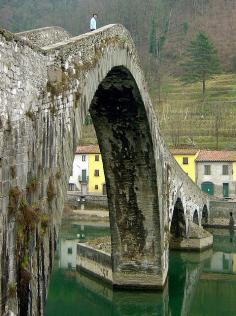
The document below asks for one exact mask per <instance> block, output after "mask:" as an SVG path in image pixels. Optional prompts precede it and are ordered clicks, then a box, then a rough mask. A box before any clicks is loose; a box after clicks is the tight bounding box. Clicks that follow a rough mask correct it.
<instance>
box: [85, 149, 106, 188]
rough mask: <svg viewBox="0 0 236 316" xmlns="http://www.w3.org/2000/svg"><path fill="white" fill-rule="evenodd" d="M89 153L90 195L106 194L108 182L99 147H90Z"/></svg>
mask: <svg viewBox="0 0 236 316" xmlns="http://www.w3.org/2000/svg"><path fill="white" fill-rule="evenodd" d="M88 151H89V152H88ZM88 151H87V155H88V193H89V194H106V182H105V176H104V171H103V164H102V157H101V153H100V149H99V147H98V146H90V150H88Z"/></svg>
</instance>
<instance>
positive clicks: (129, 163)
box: [0, 25, 209, 316]
mask: <svg viewBox="0 0 236 316" xmlns="http://www.w3.org/2000/svg"><path fill="white" fill-rule="evenodd" d="M0 82H1V84H0V107H1V112H0V159H1V160H0V162H1V164H0V177H1V182H0V184H1V187H0V189H1V198H0V203H1V204H0V205H1V216H0V227H1V230H0V249H1V265H0V270H1V293H0V295H1V310H2V314H4V313H6V312H7V310H11V311H13V312H14V313H15V314H19V315H24V316H25V315H27V314H29V315H33V314H34V315H41V314H43V306H44V302H45V300H46V295H47V286H48V278H49V275H50V272H51V270H52V264H53V257H54V251H55V249H56V243H57V235H58V230H59V227H60V220H61V216H62V210H63V203H64V198H65V196H66V190H67V184H68V179H69V176H70V173H71V170H72V163H73V158H74V152H75V148H76V146H77V144H78V141H79V139H80V135H81V129H82V126H83V123H84V121H85V117H86V115H87V114H88V112H90V114H91V116H92V119H93V123H94V126H95V129H96V133H97V138H98V142H99V145H100V149H101V153H102V159H103V164H104V171H105V177H106V183H107V192H108V193H107V194H108V201H109V211H110V225H111V235H112V264H113V283H114V285H116V286H127V287H128V286H131V287H154V288H157V287H163V286H164V284H165V280H166V276H167V272H168V257H169V240H170V231H171V233H172V234H174V235H175V237H178V238H179V237H182V238H187V237H189V233H190V231H191V229H190V228H191V225H192V222H193V218H194V217H195V219H196V220H197V222H198V224H199V225H200V226H201V220H202V217H203V210H205V214H206V212H207V209H208V204H209V201H208V197H207V196H206V195H204V194H203V193H202V192H201V191H200V190H199V189H198V187H197V186H196V185H195V184H194V183H193V182H192V181H191V180H190V179H189V178H188V176H187V175H186V174H185V173H183V171H182V170H181V169H180V167H179V166H178V165H177V163H176V162H175V160H174V159H173V158H172V156H171V154H170V153H169V151H168V149H167V147H166V145H165V143H164V141H163V138H162V137H161V135H160V129H159V124H158V118H157V117H156V115H155V113H154V110H153V106H152V103H151V100H150V97H149V94H148V88H147V83H146V82H145V79H144V75H143V72H142V69H141V66H140V61H139V58H138V55H137V52H136V49H135V46H134V43H133V41H132V39H131V37H130V34H129V33H128V31H127V30H126V29H125V28H124V27H122V26H121V25H108V26H105V27H103V28H101V29H99V30H97V31H95V32H91V33H88V34H84V35H81V36H77V37H73V38H71V37H70V35H69V34H68V33H67V32H66V31H64V30H63V29H61V28H58V27H52V28H43V29H39V30H33V31H29V32H24V33H18V34H12V33H9V32H7V31H5V30H0ZM177 124H181V122H178V123H177ZM194 214H195V215H194Z"/></svg>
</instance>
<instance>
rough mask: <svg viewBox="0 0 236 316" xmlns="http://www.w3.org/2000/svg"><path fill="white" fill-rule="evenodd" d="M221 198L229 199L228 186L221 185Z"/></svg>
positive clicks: (225, 184) (226, 184)
mask: <svg viewBox="0 0 236 316" xmlns="http://www.w3.org/2000/svg"><path fill="white" fill-rule="evenodd" d="M223 197H224V198H227V197H229V184H228V183H223Z"/></svg>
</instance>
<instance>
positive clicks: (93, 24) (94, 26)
mask: <svg viewBox="0 0 236 316" xmlns="http://www.w3.org/2000/svg"><path fill="white" fill-rule="evenodd" d="M96 29H97V14H96V13H94V14H93V16H92V18H91V20H90V31H95V30H96Z"/></svg>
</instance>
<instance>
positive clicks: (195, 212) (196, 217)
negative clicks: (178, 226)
mask: <svg viewBox="0 0 236 316" xmlns="http://www.w3.org/2000/svg"><path fill="white" fill-rule="evenodd" d="M193 223H194V224H197V225H199V218H198V211H197V210H195V211H194V213H193Z"/></svg>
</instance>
